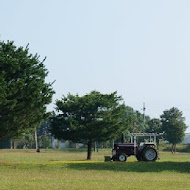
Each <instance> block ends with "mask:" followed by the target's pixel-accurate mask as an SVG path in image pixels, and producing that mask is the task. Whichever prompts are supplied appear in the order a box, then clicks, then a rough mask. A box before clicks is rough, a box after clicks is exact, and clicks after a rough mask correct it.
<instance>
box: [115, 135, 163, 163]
mask: <svg viewBox="0 0 190 190" xmlns="http://www.w3.org/2000/svg"><path fill="white" fill-rule="evenodd" d="M159 135H161V134H156V133H131V134H130V136H131V143H117V144H114V148H113V150H112V158H111V159H112V160H113V161H121V162H124V161H126V160H127V157H129V156H131V155H134V156H136V158H137V160H138V161H156V160H157V159H158V151H157V149H156V147H157V146H156V137H157V136H159ZM136 137H149V141H148V142H143V143H142V142H141V143H136Z"/></svg>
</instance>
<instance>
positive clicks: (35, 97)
mask: <svg viewBox="0 0 190 190" xmlns="http://www.w3.org/2000/svg"><path fill="white" fill-rule="evenodd" d="M44 61H45V59H43V60H42V61H40V56H39V55H38V54H35V55H32V54H31V53H29V48H28V46H26V47H25V48H24V47H16V46H15V45H14V42H9V41H8V42H0V86H1V88H0V139H2V138H3V137H9V138H11V139H18V137H21V136H22V135H23V136H24V135H25V136H26V135H27V134H28V139H30V134H31V132H32V130H34V128H36V127H38V126H40V125H41V124H42V123H43V121H45V120H46V121H47V118H48V122H49V123H50V125H48V126H49V127H48V129H47V131H48V133H51V135H53V136H54V137H55V138H57V139H64V140H71V141H73V142H81V143H84V144H86V145H87V147H88V148H87V150H88V151H87V159H91V150H92V145H93V143H94V142H101V141H106V140H111V139H118V138H121V141H125V138H124V137H125V135H126V134H127V133H130V132H153V133H160V132H163V131H164V137H165V139H166V140H168V141H169V142H170V143H171V144H172V151H175V148H176V144H177V143H179V142H181V141H182V139H183V137H184V131H185V129H186V127H187V126H186V124H185V118H184V117H183V113H182V112H181V111H180V110H179V109H178V108H174V107H173V108H171V109H168V110H165V111H164V112H163V114H162V115H161V116H160V118H153V119H151V118H150V117H149V116H144V115H143V114H141V113H140V112H139V111H136V110H134V109H133V108H131V107H129V106H126V105H125V103H124V101H123V99H122V97H121V96H119V95H118V94H117V92H113V93H110V94H102V93H100V92H98V91H92V92H90V93H88V94H85V95H83V96H79V95H78V94H76V95H73V94H68V95H63V96H62V98H61V99H60V100H56V109H55V111H54V112H52V113H47V111H46V106H47V105H48V104H49V103H51V101H52V96H53V94H54V90H53V87H52V83H47V82H46V81H45V78H46V77H47V75H48V71H47V69H46V68H45V65H44ZM40 129H44V128H43V127H41V128H40ZM44 136H45V135H43V132H42V136H41V137H44ZM44 138H45V137H44ZM31 147H32V145H31Z"/></svg>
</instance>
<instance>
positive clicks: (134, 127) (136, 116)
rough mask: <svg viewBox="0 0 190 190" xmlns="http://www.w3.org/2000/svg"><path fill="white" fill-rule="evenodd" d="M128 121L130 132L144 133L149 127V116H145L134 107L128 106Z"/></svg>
mask: <svg viewBox="0 0 190 190" xmlns="http://www.w3.org/2000/svg"><path fill="white" fill-rule="evenodd" d="M126 111H127V118H128V120H129V121H130V122H128V130H129V132H130V133H140V132H141V133H142V132H145V131H146V130H147V128H148V122H149V121H150V117H149V116H146V115H145V116H144V115H143V114H141V113H140V112H139V111H135V110H134V109H133V108H131V107H129V106H126Z"/></svg>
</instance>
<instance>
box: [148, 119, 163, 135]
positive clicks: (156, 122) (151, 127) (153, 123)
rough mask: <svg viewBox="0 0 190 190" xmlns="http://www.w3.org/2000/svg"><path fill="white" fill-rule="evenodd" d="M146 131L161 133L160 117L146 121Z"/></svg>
mask: <svg viewBox="0 0 190 190" xmlns="http://www.w3.org/2000/svg"><path fill="white" fill-rule="evenodd" d="M146 132H148V133H161V132H163V130H162V123H161V120H160V119H157V118H154V119H151V120H149V121H148V128H147V129H146Z"/></svg>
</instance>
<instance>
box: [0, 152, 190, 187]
mask: <svg viewBox="0 0 190 190" xmlns="http://www.w3.org/2000/svg"><path fill="white" fill-rule="evenodd" d="M105 155H110V150H100V151H99V152H98V153H93V157H92V161H86V160H85V158H86V152H85V151H78V150H76V151H75V150H71V149H70V150H63V151H55V150H47V151H44V150H42V151H41V153H36V152H35V150H0V189H3V190H6V189H11V190H12V189H13V190H17V189H18V190H21V189H24V190H25V189H32V190H33V189H46V190H49V189H51V190H54V189H55V190H57V189H59V190H62V189H68V190H77V189H78V190H91V189H93V190H96V189H97V190H98V189H102V190H108V189H109V190H110V189H114V190H117V189H123V190H127V189H142V190H143V189H146V190H147V189H154V190H157V189H166V190H170V189H177V190H180V189H183V190H184V189H185V190H186V189H190V153H176V154H175V155H172V154H171V153H169V152H161V153H160V158H161V159H160V160H159V161H157V162H149V163H148V162H137V161H136V159H135V158H134V157H130V158H129V159H128V161H127V162H125V163H118V162H104V156H105Z"/></svg>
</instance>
